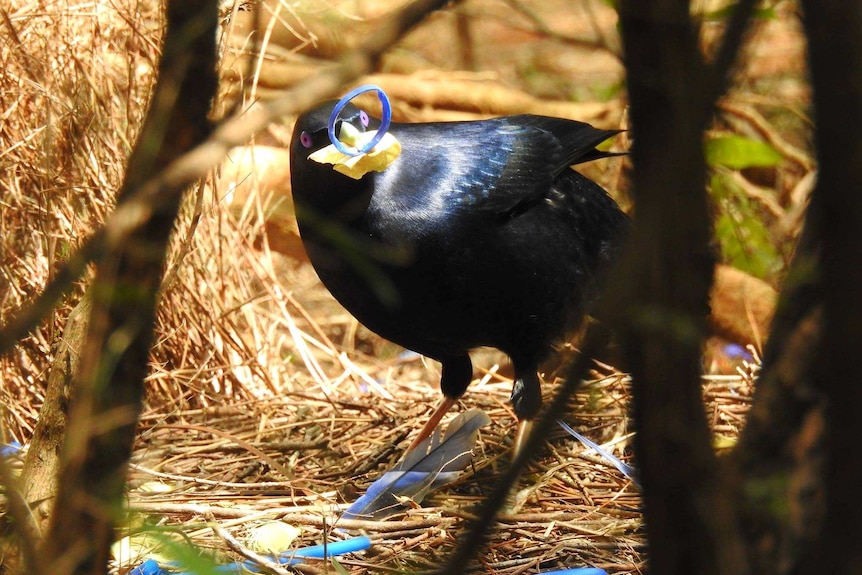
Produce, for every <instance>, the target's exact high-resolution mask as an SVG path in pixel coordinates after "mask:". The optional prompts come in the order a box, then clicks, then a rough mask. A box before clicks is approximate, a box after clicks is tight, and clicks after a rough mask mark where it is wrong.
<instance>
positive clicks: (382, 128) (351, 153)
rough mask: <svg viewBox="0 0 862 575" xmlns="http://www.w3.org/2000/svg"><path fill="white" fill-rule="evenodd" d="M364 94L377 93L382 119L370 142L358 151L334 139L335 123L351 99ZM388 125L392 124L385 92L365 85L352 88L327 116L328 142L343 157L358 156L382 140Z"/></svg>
mask: <svg viewBox="0 0 862 575" xmlns="http://www.w3.org/2000/svg"><path fill="white" fill-rule="evenodd" d="M365 92H377V97H378V98H380V104H381V105H382V106H383V117H382V118H381V119H380V127H379V128H378V129H377V134H375V135H374V137H373V138H371V141H370V142H368V143H367V144H365V145H364V146H362V147H361V148H360V149H358V150H357V149H355V148H353V149H351V148H348V147H347V146H345V145H344V144H343V143H342V142H341V140H339V139H338V138H336V137H335V122H336V121H337V120H338V115H339V114H341V110H343V109H344V107H345V106H346V105H347V104H349V103H350V101H351V100H352V99H353V98H355V97H356V96H358V95H359V94H364V93H365ZM390 123H392V104H390V103H389V96H387V95H386V92H384V91H383V89H382V88H381V87H380V86H375V85H374V84H365V85H364V86H359V87H358V88H354V89H353V90H351V91H349V92H348V93H347V94H346V95H345V96H344V97H343V98H342V99H340V100H339V101H338V103H337V104H336V105H335V108H333V109H332V114H331V115H330V116H329V125H328V126H327V130H328V132H329V140H330V141H331V142H332V145H333V146H335V148H336V149H337V150H338V151H339V152H341V153H342V154H344V155H345V156H358V155H360V154H366V153H368V152H370V151H371V150H372V149H374V146H376V145H377V144H378V143H379V142H380V140H382V139H383V136H385V135H386V132H387V131H389V124H390Z"/></svg>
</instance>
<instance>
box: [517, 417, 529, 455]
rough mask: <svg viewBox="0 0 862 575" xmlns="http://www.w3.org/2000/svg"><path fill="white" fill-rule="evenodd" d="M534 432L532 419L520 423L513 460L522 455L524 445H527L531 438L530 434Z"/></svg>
mask: <svg viewBox="0 0 862 575" xmlns="http://www.w3.org/2000/svg"><path fill="white" fill-rule="evenodd" d="M532 431H533V420H532V419H522V420H520V421H519V422H518V433H517V435H515V451H514V453H513V458H514V457H518V455H520V453H521V450H522V449H523V447H524V445H525V444H526V443H527V438H528V437H529V436H530V433H531V432H532Z"/></svg>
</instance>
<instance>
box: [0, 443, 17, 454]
mask: <svg viewBox="0 0 862 575" xmlns="http://www.w3.org/2000/svg"><path fill="white" fill-rule="evenodd" d="M20 451H21V444H20V443H18V442H17V441H10V442H9V443H7V444H5V445H2V446H0V457H9V456H11V455H15V454H16V453H19V452H20Z"/></svg>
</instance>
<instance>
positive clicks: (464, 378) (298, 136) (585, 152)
mask: <svg viewBox="0 0 862 575" xmlns="http://www.w3.org/2000/svg"><path fill="white" fill-rule="evenodd" d="M333 106H334V102H327V103H325V104H321V105H320V106H319V107H317V108H315V109H313V110H311V111H309V112H307V113H305V114H304V115H302V116H301V117H300V118H299V119H298V121H297V124H296V127H295V129H294V134H293V139H292V141H291V184H292V187H293V197H294V202H295V204H296V209H297V216H298V220H299V228H300V233H301V235H302V239H303V242H304V244H305V246H306V249H307V251H308V255H309V258H310V260H311V262H312V264H313V265H314V268H315V269H316V271H317V273H318V275H319V276H320V279H321V280H322V281H323V283H324V285H325V286H326V287H327V288H328V289H329V290H330V291H331V292H332V294H333V295H334V296H335V298H336V299H338V301H339V302H341V304H342V305H344V307H345V308H347V310H348V311H350V312H351V313H352V314H353V315H354V316H355V317H356V318H357V319H358V320H359V321H360V322H362V323H363V324H364V325H366V326H367V327H368V328H369V329H371V330H373V331H374V332H376V333H378V334H379V335H381V336H383V337H384V338H386V339H389V340H391V341H394V342H396V343H398V344H400V345H402V346H404V347H406V348H409V349H412V350H415V351H417V352H419V353H421V354H423V355H426V356H429V357H432V358H434V359H437V360H439V361H440V362H442V365H443V375H442V380H441V388H442V391H443V393H444V394H445V395H446V396H447V397H450V398H457V397H459V396H460V395H462V394H463V393H464V391H465V390H466V388H467V386H468V385H469V383H470V380H471V378H472V366H471V363H470V359H469V356H468V351H469V350H471V349H473V348H476V347H479V346H491V347H496V348H498V349H500V350H502V351H504V352H505V353H507V354H508V355H509V356H510V357H511V359H512V362H513V365H514V369H515V378H516V382H515V386H514V389H513V392H512V402H513V406H514V410H515V412H516V414H517V415H518V417H519V418H520V419H522V420H523V419H530V418H532V417H533V416H535V415H536V413H537V411H538V410H539V408H540V406H541V390H540V387H539V380H538V377H537V374H536V371H537V369H538V366H539V363H540V362H541V361H542V360H543V359H544V358H545V357H546V356H547V354H548V353H549V351H550V349H551V344H552V343H553V342H554V341H555V340H557V339H558V338H560V337H561V336H562V335H563V334H564V333H565V331H566V330H567V329H571V328H574V327H577V326H578V324H579V323H580V322H581V320H582V319H583V315H584V312H585V310H586V308H587V306H588V304H589V302H590V301H591V299H592V298H593V297H594V296H595V287H596V285H595V284H596V280H597V273H598V270H600V269H602V268H603V267H604V265H605V264H606V263H607V262H608V260H609V259H610V258H611V257H612V256H613V254H614V253H615V251H616V248H617V247H618V246H619V244H620V242H621V238H622V236H624V235H625V231H626V229H627V227H628V219H627V217H626V216H625V215H624V214H623V213H622V212H621V211H620V210H619V208H618V207H617V205H616V203H615V202H614V201H613V200H612V199H611V198H610V197H609V196H608V195H607V193H606V192H605V191H604V190H603V189H602V188H601V187H600V186H598V185H597V184H596V183H594V182H592V181H591V180H589V179H588V178H586V177H584V176H582V175H581V174H579V173H577V172H576V171H574V170H572V169H571V168H570V166H571V165H574V164H577V163H581V162H585V161H588V160H592V159H596V158H600V157H604V156H606V154H603V153H601V152H598V151H596V150H595V148H594V147H595V146H596V145H597V144H599V143H600V142H602V141H603V140H605V139H607V138H608V137H610V136H612V135H614V134H615V133H616V132H614V131H605V130H597V129H595V128H593V127H591V126H589V125H588V124H583V123H580V122H574V121H570V120H563V119H558V118H548V117H542V116H530V115H520V116H508V117H503V118H495V119H491V120H484V121H476V122H450V123H428V124H392V126H391V128H390V132H391V133H392V134H393V135H394V136H395V137H396V138H397V139H398V140H399V141H400V143H401V146H402V153H401V156H400V157H399V158H398V159H397V160H396V161H395V162H394V163H393V164H392V165H391V166H390V167H388V168H387V169H386V170H385V171H383V172H380V173H376V172H374V173H369V174H367V175H365V176H363V177H362V178H361V179H360V180H353V179H351V178H349V177H347V176H344V175H342V174H339V173H337V172H335V171H334V170H333V169H332V166H330V165H325V164H319V163H317V162H314V161H311V160H308V159H307V157H308V155H309V154H310V153H311V152H313V151H315V150H317V149H320V148H322V147H324V146H326V145H329V143H330V142H329V139H328V136H327V133H326V126H327V121H328V119H329V115H330V112H331V111H332V109H333ZM341 118H342V120H341V121H342V122H350V123H351V124H353V125H354V126H355V127H356V128H357V129H359V130H360V131H364V130H366V129H373V128H374V126H375V125H376V124H375V121H374V120H373V119H372V120H371V121H370V124H371V126H370V128H366V127H365V126H364V125H363V124H365V123H368V120H367V116H366V115H365V114H364V113H361V112H360V111H359V110H358V109H357V108H355V107H354V106H352V105H349V106H347V108H345V110H344V111H343V112H342V114H341ZM305 144H308V145H307V146H306V145H305Z"/></svg>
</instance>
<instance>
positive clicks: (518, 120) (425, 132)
mask: <svg viewBox="0 0 862 575" xmlns="http://www.w3.org/2000/svg"><path fill="white" fill-rule="evenodd" d="M393 133H394V134H395V136H396V137H397V138H398V139H399V140H400V141H401V145H402V150H403V152H402V157H401V158H400V159H399V162H398V165H397V166H393V167H395V169H394V170H393V169H390V170H389V173H388V174H385V175H384V176H383V178H382V180H381V182H380V183H381V184H383V188H384V189H386V188H388V189H391V190H398V191H399V196H400V202H399V203H401V204H402V205H401V207H402V208H404V209H407V210H411V211H412V210H415V211H416V215H422V216H423V217H425V216H428V217H433V215H434V214H439V215H441V216H442V215H448V214H450V213H451V212H452V211H453V210H457V209H458V208H459V207H461V208H464V209H465V210H469V213H470V214H473V215H477V216H478V215H481V214H486V215H487V214H492V215H494V216H501V215H502V216H507V215H513V214H517V213H519V212H520V211H521V210H523V209H526V206H529V205H530V204H532V203H533V202H536V201H540V200H541V199H542V198H543V197H544V195H545V194H546V193H547V192H548V190H549V189H550V187H551V184H552V182H553V180H554V178H555V177H556V176H557V175H558V174H559V173H560V172H562V170H565V169H568V167H569V166H571V165H573V164H576V163H580V162H584V161H589V160H592V159H596V158H599V157H603V156H604V155H607V154H605V153H603V152H599V151H597V150H595V146H596V145H597V144H599V143H601V142H602V141H604V140H606V139H607V138H609V137H610V136H612V135H614V134H615V133H617V132H615V131H610V130H598V129H596V128H593V127H592V126H590V125H589V124H584V123H581V122H575V121H572V120H563V119H559V118H550V117H544V116H532V115H521V116H509V117H505V118H494V119H491V120H485V121H479V122H461V123H457V122H455V123H431V124H400V125H398V126H397V127H393ZM408 190H409V191H410V193H403V192H406V191H408Z"/></svg>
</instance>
